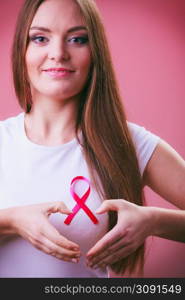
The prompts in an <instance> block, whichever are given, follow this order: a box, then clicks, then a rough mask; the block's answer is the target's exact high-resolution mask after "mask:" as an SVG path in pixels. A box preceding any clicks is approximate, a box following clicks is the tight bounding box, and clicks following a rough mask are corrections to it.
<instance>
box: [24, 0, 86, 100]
mask: <svg viewBox="0 0 185 300" xmlns="http://www.w3.org/2000/svg"><path fill="white" fill-rule="evenodd" d="M90 66H91V51H90V46H89V43H88V35H87V29H86V26H85V22H84V20H83V18H82V15H81V14H80V11H79V8H78V6H77V4H76V3H75V2H74V1H73V0H46V1H45V2H43V3H42V4H41V5H40V7H39V8H38V10H37V12H36V14H35V16H34V18H33V21H32V24H31V26H30V30H29V44H28V48H27V51H26V67H27V72H28V77H29V81H30V87H31V91H32V95H33V97H34V96H37V95H44V96H46V97H51V98H55V99H59V100H60V99H68V98H70V97H73V96H75V95H78V94H79V93H80V92H81V91H82V89H83V87H84V85H85V83H86V81H87V77H88V73H89V70H90Z"/></svg>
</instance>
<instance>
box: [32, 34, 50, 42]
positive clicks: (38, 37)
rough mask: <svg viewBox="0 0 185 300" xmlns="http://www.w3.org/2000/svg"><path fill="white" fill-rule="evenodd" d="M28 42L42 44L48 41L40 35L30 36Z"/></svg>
mask: <svg viewBox="0 0 185 300" xmlns="http://www.w3.org/2000/svg"><path fill="white" fill-rule="evenodd" d="M29 40H30V41H32V42H35V43H36V44H43V43H44V42H46V41H48V39H47V38H46V37H44V36H42V35H37V36H31V37H30V38H29Z"/></svg>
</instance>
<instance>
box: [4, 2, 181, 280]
mask: <svg viewBox="0 0 185 300" xmlns="http://www.w3.org/2000/svg"><path fill="white" fill-rule="evenodd" d="M12 66H13V76H14V85H15V91H16V94H17V98H18V101H19V103H20V106H21V108H22V109H23V112H22V113H20V114H19V115H17V116H15V117H11V118H8V119H6V120H4V121H1V123H0V162H1V164H0V177H1V181H0V199H1V200H0V208H1V209H0V241H1V242H0V276H1V277H107V276H108V274H109V271H110V270H113V271H114V272H116V273H117V274H119V275H123V274H124V273H126V272H127V274H128V272H129V273H130V274H132V273H133V272H136V271H137V272H138V274H139V275H138V276H142V270H143V264H144V243H145V239H146V238H147V237H148V236H151V235H155V236H159V237H163V238H166V239H171V240H176V241H181V242H185V212H184V211H183V210H179V209H176V210H172V209H162V208H154V207H147V206H144V194H143V187H144V186H145V185H148V186H150V187H151V188H152V189H153V190H154V191H155V192H157V193H158V194H159V195H161V196H162V197H164V198H165V199H166V200H168V201H170V202H171V203H173V204H174V205H176V206H177V207H178V208H181V209H184V208H185V185H184V181H185V162H184V160H183V159H182V158H181V157H180V156H179V154H178V153H176V151H175V150H174V149H173V148H172V147H171V146H170V145H168V144H167V143H166V142H165V141H163V140H162V139H160V138H159V137H158V136H156V135H154V134H152V133H151V132H149V131H147V130H145V129H144V128H143V127H140V126H138V125H136V124H133V123H130V122H128V121H127V120H126V116H125V113H124V109H123V106H122V104H121V99H120V96H119V93H118V88H117V84H116V80H115V76H114V71H113V68H112V64H111V58H110V54H109V50H108V45H107V40H106V37H105V33H104V28H103V25H102V22H101V19H100V16H99V13H98V11H97V8H96V6H95V3H94V1H93V0H45V1H44V0H26V1H25V3H24V6H23V8H22V10H21V12H20V15H19V18H18V22H17V26H16V31H15V37H14V42H13V48H12Z"/></svg>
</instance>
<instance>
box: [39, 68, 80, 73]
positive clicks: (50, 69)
mask: <svg viewBox="0 0 185 300" xmlns="http://www.w3.org/2000/svg"><path fill="white" fill-rule="evenodd" d="M43 71H45V72H74V70H71V69H66V68H49V69H45V70H43Z"/></svg>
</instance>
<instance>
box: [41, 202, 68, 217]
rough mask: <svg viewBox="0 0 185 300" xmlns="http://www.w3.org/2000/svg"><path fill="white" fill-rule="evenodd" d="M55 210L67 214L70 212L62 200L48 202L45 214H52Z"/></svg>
mask: <svg viewBox="0 0 185 300" xmlns="http://www.w3.org/2000/svg"><path fill="white" fill-rule="evenodd" d="M57 212H60V213H63V214H67V215H69V214H71V213H72V210H71V209H69V208H68V207H67V206H66V205H65V203H64V202H62V201H56V202H53V203H49V205H48V206H47V207H46V213H47V215H50V214H54V213H57Z"/></svg>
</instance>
